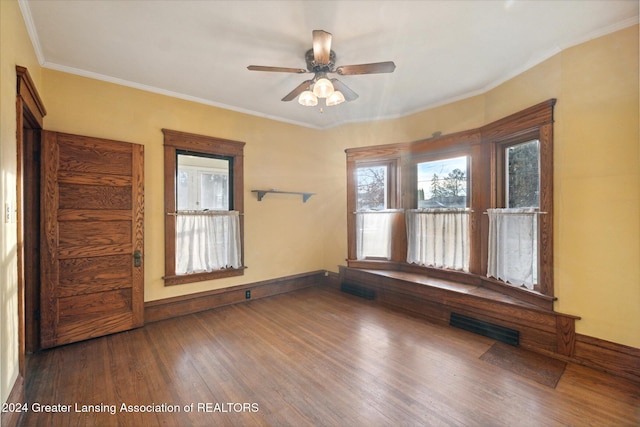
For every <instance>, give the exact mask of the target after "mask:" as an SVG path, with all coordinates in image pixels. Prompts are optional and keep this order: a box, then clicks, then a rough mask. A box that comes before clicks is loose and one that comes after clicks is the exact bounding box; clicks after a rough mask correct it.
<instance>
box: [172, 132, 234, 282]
mask: <svg viewBox="0 0 640 427" xmlns="http://www.w3.org/2000/svg"><path fill="white" fill-rule="evenodd" d="M163 132H164V138H165V143H164V145H165V214H166V218H165V277H164V280H165V285H176V284H181V283H190V282H195V281H202V280H211V279H216V278H220V277H229V276H236V275H241V274H243V272H244V267H243V265H244V263H243V234H244V233H243V231H244V230H243V228H244V224H243V216H242V215H243V206H244V203H243V175H242V171H243V149H244V143H242V142H236V141H229V140H223V139H218V138H212V137H207V136H201V135H194V134H188V133H184V132H177V131H172V130H168V129H163Z"/></svg>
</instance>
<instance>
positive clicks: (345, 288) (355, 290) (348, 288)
mask: <svg viewBox="0 0 640 427" xmlns="http://www.w3.org/2000/svg"><path fill="white" fill-rule="evenodd" d="M340 290H341V291H342V292H344V293H347V294H351V295H355V296H357V297H362V298H365V299H370V300H374V299H376V291H374V290H373V289H369V288H365V287H363V286H359V285H354V284H351V283H345V282H342V284H341V285H340Z"/></svg>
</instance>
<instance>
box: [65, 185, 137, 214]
mask: <svg viewBox="0 0 640 427" xmlns="http://www.w3.org/2000/svg"><path fill="white" fill-rule="evenodd" d="M59 188H60V196H59V197H60V205H59V206H60V209H101V208H102V209H123V210H124V209H131V189H130V187H129V188H128V187H107V186H103V185H68V184H63V185H60V187H59Z"/></svg>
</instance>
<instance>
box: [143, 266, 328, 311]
mask: <svg viewBox="0 0 640 427" xmlns="http://www.w3.org/2000/svg"><path fill="white" fill-rule="evenodd" d="M326 280H327V272H325V271H324V270H319V271H312V272H309V273H302V274H296V275H292V276H286V277H281V278H277V279H271V280H265V281H261V282H255V283H248V284H244V285H238V286H232V287H229V288H223V289H216V290H213V291H206V292H199V293H196V294H190V295H183V296H179V297H174V298H165V299H161V300H155V301H149V302H146V303H145V304H144V321H145V323H151V322H157V321H159V320H164V319H171V318H173V317H178V316H184V315H185V314H191V313H197V312H199V311H204V310H210V309H212V308H217V307H222V306H225V305H229V304H237V303H241V302H246V301H250V300H255V299H259V298H265V297H269V296H272V295H277V294H282V293H285V292H291V291H295V290H298V289H303V288H307V287H309V286H316V285H322V284H324V283H325V281H326ZM247 291H249V292H250V298H247Z"/></svg>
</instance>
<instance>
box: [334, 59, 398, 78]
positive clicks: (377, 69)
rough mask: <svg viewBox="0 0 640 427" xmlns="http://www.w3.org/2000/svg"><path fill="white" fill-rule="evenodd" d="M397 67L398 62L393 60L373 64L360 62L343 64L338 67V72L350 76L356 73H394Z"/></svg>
mask: <svg viewBox="0 0 640 427" xmlns="http://www.w3.org/2000/svg"><path fill="white" fill-rule="evenodd" d="M395 69H396V64H394V63H393V61H387V62H376V63H373V64H360V65H343V66H341V67H338V68H336V73H338V74H340V75H342V76H349V75H354V74H379V73H393V70H395Z"/></svg>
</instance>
